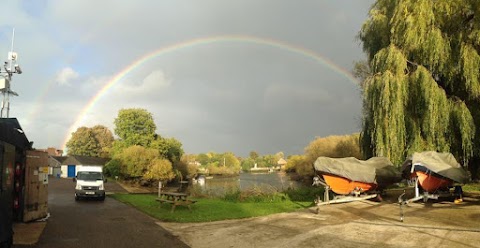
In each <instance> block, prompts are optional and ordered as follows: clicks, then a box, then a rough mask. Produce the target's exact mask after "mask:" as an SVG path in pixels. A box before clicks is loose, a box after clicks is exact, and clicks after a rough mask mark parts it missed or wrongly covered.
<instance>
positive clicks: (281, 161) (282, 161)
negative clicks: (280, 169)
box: [277, 158, 287, 165]
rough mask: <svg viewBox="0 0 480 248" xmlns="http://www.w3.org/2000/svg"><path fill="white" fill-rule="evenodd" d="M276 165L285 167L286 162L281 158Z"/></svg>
mask: <svg viewBox="0 0 480 248" xmlns="http://www.w3.org/2000/svg"><path fill="white" fill-rule="evenodd" d="M277 164H278V165H286V164H287V161H286V160H285V159H283V158H280V159H279V160H278V161H277Z"/></svg>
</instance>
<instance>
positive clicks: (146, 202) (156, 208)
mask: <svg viewBox="0 0 480 248" xmlns="http://www.w3.org/2000/svg"><path fill="white" fill-rule="evenodd" d="M110 197H112V198H114V199H116V200H118V201H120V202H123V203H125V204H128V205H131V206H133V207H135V208H137V209H139V210H140V211H142V212H144V213H146V214H148V215H150V216H152V217H154V218H156V219H159V220H162V221H171V222H208V221H217V220H227V219H241V218H249V217H256V216H265V215H270V214H275V213H282V212H292V211H295V210H297V209H302V208H307V207H310V206H312V205H313V202H294V201H290V200H284V201H278V202H231V201H225V200H221V199H206V198H200V199H196V200H198V201H197V203H195V204H193V205H191V208H192V211H191V212H190V211H189V210H188V207H186V206H177V207H176V208H175V212H173V213H171V212H170V210H171V208H172V205H170V204H165V203H163V204H160V203H159V202H157V201H155V199H156V198H157V196H156V195H153V194H152V195H150V194H114V195H111V196H110Z"/></svg>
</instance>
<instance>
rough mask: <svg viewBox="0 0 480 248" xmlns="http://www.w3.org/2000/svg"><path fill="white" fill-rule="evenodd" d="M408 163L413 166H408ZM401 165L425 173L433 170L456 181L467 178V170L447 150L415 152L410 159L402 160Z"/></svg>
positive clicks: (463, 181) (465, 180)
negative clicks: (441, 151) (402, 163)
mask: <svg viewBox="0 0 480 248" xmlns="http://www.w3.org/2000/svg"><path fill="white" fill-rule="evenodd" d="M409 160H410V161H409ZM409 164H411V165H413V166H412V167H409V166H408V165H409ZM403 167H404V169H410V172H414V171H416V170H420V171H424V172H426V173H428V172H434V173H436V174H438V175H440V176H442V177H445V178H449V179H451V180H453V181H455V182H457V183H466V182H467V181H468V178H469V177H468V173H467V171H466V170H465V169H463V168H462V166H461V165H460V164H459V163H458V162H457V160H456V159H455V157H454V156H453V155H452V154H451V153H448V152H444V153H440V152H434V151H428V152H415V153H413V155H412V158H411V159H407V161H405V162H404V165H403Z"/></svg>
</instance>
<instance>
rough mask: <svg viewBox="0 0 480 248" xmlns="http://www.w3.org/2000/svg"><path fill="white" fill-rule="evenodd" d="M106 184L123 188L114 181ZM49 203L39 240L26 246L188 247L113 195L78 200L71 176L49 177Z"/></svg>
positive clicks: (119, 189)
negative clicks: (96, 198) (44, 225)
mask: <svg viewBox="0 0 480 248" xmlns="http://www.w3.org/2000/svg"><path fill="white" fill-rule="evenodd" d="M105 188H106V189H107V192H108V191H117V192H118V191H123V189H122V188H121V187H119V186H118V185H117V184H116V183H114V182H108V183H107V184H106V185H105ZM48 204H49V212H50V215H51V216H50V218H49V219H48V223H47V226H46V228H45V230H44V232H43V234H42V236H41V237H40V240H39V242H38V243H37V244H36V245H35V246H25V247H39V248H40V247H49V248H57V247H58V248H60V247H62V248H63V247H81V248H85V247H89V248H90V247H92V248H93V247H115V248H123V247H188V246H187V245H186V244H185V243H183V242H182V241H180V240H179V239H178V238H177V237H175V236H173V235H171V234H170V233H169V232H168V231H166V230H165V229H163V228H162V227H160V226H159V225H157V224H156V223H155V222H156V220H155V219H153V218H151V217H149V216H147V215H145V214H143V213H141V212H140V211H138V210H136V209H134V208H133V207H129V206H127V205H125V204H123V203H120V202H117V201H116V200H114V199H111V198H109V197H107V198H106V199H105V201H104V202H102V201H96V200H83V201H78V202H76V201H75V199H74V183H73V182H72V181H71V180H68V179H57V178H51V179H50V182H49V197H48ZM15 247H22V246H15Z"/></svg>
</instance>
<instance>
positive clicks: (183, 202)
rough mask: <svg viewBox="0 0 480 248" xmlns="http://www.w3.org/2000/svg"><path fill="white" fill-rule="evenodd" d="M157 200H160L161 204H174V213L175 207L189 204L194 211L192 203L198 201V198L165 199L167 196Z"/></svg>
mask: <svg viewBox="0 0 480 248" xmlns="http://www.w3.org/2000/svg"><path fill="white" fill-rule="evenodd" d="M156 201H159V202H160V204H162V203H169V204H172V210H171V212H172V213H173V212H174V211H175V207H177V206H187V207H188V209H189V210H190V211H192V208H191V207H190V205H192V204H194V203H195V202H197V201H196V200H190V199H181V200H169V199H165V198H157V199H156Z"/></svg>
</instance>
